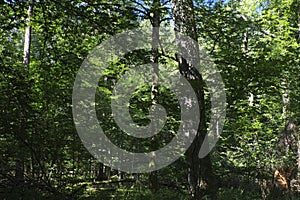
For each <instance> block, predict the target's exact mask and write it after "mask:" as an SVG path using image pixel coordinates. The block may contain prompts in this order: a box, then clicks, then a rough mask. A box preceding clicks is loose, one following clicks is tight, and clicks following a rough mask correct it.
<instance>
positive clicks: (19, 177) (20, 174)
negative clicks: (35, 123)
mask: <svg viewBox="0 0 300 200" xmlns="http://www.w3.org/2000/svg"><path fill="white" fill-rule="evenodd" d="M31 14H32V2H31V1H30V2H29V5H28V10H27V18H26V29H25V37H24V55H23V65H24V71H27V69H28V67H29V64H30V44H31V26H30V17H31ZM21 102H22V101H21ZM25 113H26V110H25V108H24V105H21V110H20V116H19V117H20V118H19V123H20V124H19V130H18V132H19V133H18V135H19V136H18V137H20V138H19V139H20V140H24V138H25V134H24V131H25V130H26V128H25ZM22 146H23V145H22V141H20V147H22ZM19 151H20V152H19V155H18V158H17V159H16V169H15V170H16V173H15V178H16V181H17V184H19V185H22V184H23V183H24V168H25V160H24V155H23V152H22V150H21V148H20V150H19Z"/></svg>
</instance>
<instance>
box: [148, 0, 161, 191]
mask: <svg viewBox="0 0 300 200" xmlns="http://www.w3.org/2000/svg"><path fill="white" fill-rule="evenodd" d="M151 11H152V13H153V17H152V19H151V23H152V64H153V74H152V86H151V104H152V105H155V104H157V103H158V102H157V95H158V84H157V81H158V75H159V69H158V59H159V54H158V46H159V28H160V0H153V3H152V7H151ZM154 130H156V128H155V127H153V131H154ZM153 145H154V146H155V149H156V147H157V144H156V142H155V141H153ZM154 156H155V155H154ZM152 167H155V163H154V162H153V166H152ZM149 182H150V189H151V191H152V192H153V193H155V192H157V191H158V190H159V183H158V175H157V171H153V172H150V174H149Z"/></svg>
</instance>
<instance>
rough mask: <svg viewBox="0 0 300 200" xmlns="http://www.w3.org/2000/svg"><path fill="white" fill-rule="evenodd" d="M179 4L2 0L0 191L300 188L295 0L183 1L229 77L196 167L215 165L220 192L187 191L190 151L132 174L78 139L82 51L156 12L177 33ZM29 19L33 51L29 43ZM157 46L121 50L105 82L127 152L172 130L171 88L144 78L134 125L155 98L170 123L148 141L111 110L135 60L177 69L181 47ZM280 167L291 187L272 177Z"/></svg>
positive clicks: (101, 91)
mask: <svg viewBox="0 0 300 200" xmlns="http://www.w3.org/2000/svg"><path fill="white" fill-rule="evenodd" d="M173 2H179V4H178V5H180V2H185V1H183V0H182V1H181V0H178V1H168V0H161V1H157V0H153V1H149V0H145V1H139V0H137V1H132V0H122V1H115V0H110V1H108V0H95V1H94V0H87V1H84V0H76V1H67V0H62V1H57V0H55V1H49V0H28V1H24V0H2V1H0V20H1V25H0V91H1V96H0V113H1V115H0V198H1V199H170V200H171V199H189V198H193V199H214V198H216V197H218V199H240V198H243V199H285V198H286V199H297V197H298V198H299V191H300V186H299V185H300V143H299V141H298V140H299V134H298V125H299V124H300V117H299V111H300V106H299V105H300V104H299V103H300V102H299V100H300V95H299V94H300V85H299V81H300V80H299V75H298V72H299V69H300V1H299V0H276V1H267V0H238V1H233V0H231V1H202V0H201V1H198V0H197V1H186V2H191V3H192V4H193V5H191V4H189V5H188V6H189V7H190V8H191V9H190V10H191V11H192V12H193V13H192V14H191V15H190V16H187V18H189V17H191V18H194V21H193V22H194V23H195V24H194V25H195V30H194V31H195V33H191V34H194V36H195V37H197V39H198V41H199V44H201V46H203V47H204V48H205V49H206V50H207V52H208V54H209V55H210V56H211V57H212V58H213V59H214V62H215V64H216V66H217V68H218V69H219V71H220V73H221V75H222V78H223V81H224V83H225V87H226V95H227V115H226V122H225V125H224V129H223V132H222V135H221V136H220V139H219V141H218V143H217V145H216V147H215V148H214V149H213V151H212V152H211V154H210V155H209V156H210V157H209V159H210V160H211V165H212V166H210V164H209V163H207V162H200V169H202V168H201V166H204V165H209V166H210V167H211V168H212V172H213V174H214V178H213V179H212V180H213V182H214V183H215V184H213V185H212V186H211V187H213V188H214V190H210V189H208V188H209V187H207V186H206V183H205V184H203V183H202V182H201V183H200V182H199V183H198V184H199V187H201V188H202V189H201V190H203V191H204V192H203V193H201V196H199V197H195V196H193V195H192V194H191V191H190V187H191V183H190V180H189V178H188V177H190V174H189V173H190V171H189V169H190V168H189V167H190V162H189V160H188V157H187V156H182V157H181V158H180V159H178V160H177V161H176V162H174V163H173V164H171V165H169V166H168V167H165V168H163V169H161V170H158V171H157V172H155V173H145V174H130V173H124V172H122V171H118V170H112V169H110V167H109V166H105V165H103V164H102V163H100V162H99V161H97V159H95V158H94V157H93V156H92V155H91V154H90V153H89V152H88V151H87V150H86V149H85V147H84V146H83V144H82V142H81V140H80V138H79V137H78V134H77V132H76V129H75V125H74V122H73V116H72V89H73V84H74V81H75V77H76V74H77V72H78V70H79V68H80V66H81V64H82V62H83V60H84V59H85V58H86V57H87V55H88V54H89V53H90V52H91V51H92V49H93V48H94V47H95V46H97V45H99V44H100V43H101V42H102V41H104V40H105V39H107V38H109V37H110V36H113V35H115V34H117V33H121V32H123V31H126V30H130V29H133V28H137V27H143V26H149V27H151V26H153V25H155V23H156V22H158V21H157V19H159V20H160V22H159V25H160V26H161V27H164V28H168V29H170V31H173V29H174V27H173V26H174V23H175V22H176V19H175V20H174V17H175V18H176V15H174V13H173V12H174V5H173V6H172V3H173ZM173 4H174V3H173ZM182 4H183V3H182ZM29 8H31V9H32V10H31V12H29V11H28V10H30V9H29ZM158 11H159V12H158ZM176 25H177V24H176V23H175V26H176ZM191 26H192V25H191ZM186 27H188V28H189V25H187V26H186ZM28 28H30V29H31V33H30V40H29V41H30V54H29V55H30V60H29V59H28V60H27V57H26V54H25V53H24V50H25V49H26V45H25V43H26V42H25V41H26V37H27V35H26V34H25V33H26V30H28ZM191 30H192V28H191ZM161 48H162V47H159V48H158V50H157V53H156V52H155V49H154V50H152V51H146V50H137V51H134V52H131V53H128V54H126V55H124V56H123V57H121V58H120V59H118V60H116V61H114V62H112V63H111V65H110V66H109V67H108V68H107V70H106V71H105V75H104V76H103V77H102V79H100V80H99V85H98V88H97V94H96V110H97V117H98V120H99V124H100V125H101V126H102V128H103V129H104V130H105V132H106V133H107V136H108V137H109V138H110V139H111V140H112V141H113V142H114V143H115V144H116V145H118V146H119V147H122V148H123V149H126V150H128V151H132V152H149V151H152V150H155V149H158V148H161V147H163V146H164V145H166V144H167V143H168V142H169V141H170V140H171V139H172V138H173V137H175V136H176V131H177V129H178V126H179V123H180V105H179V103H178V100H177V99H176V97H175V95H174V94H173V93H172V92H171V91H170V90H169V89H168V88H166V87H157V88H154V89H153V88H152V87H151V85H144V86H142V87H140V88H138V89H137V90H136V91H135V93H133V94H132V97H131V99H130V105H129V106H130V114H131V116H132V118H133V120H134V122H136V123H137V124H139V125H147V124H148V123H149V121H150V119H149V116H148V114H149V109H150V107H151V105H152V104H153V102H155V103H159V104H161V105H163V106H164V107H165V109H166V111H167V114H168V118H167V121H166V125H165V126H164V128H163V129H162V130H161V132H160V133H159V134H157V135H156V136H154V137H152V138H150V139H149V138H146V139H144V138H143V139H138V138H134V137H132V136H128V135H127V134H124V133H123V132H122V130H121V129H119V128H118V126H117V125H116V124H115V122H114V119H113V116H112V113H111V112H112V111H111V108H110V103H111V95H112V93H113V90H114V86H115V84H116V82H117V81H118V80H119V79H120V78H121V76H122V75H123V74H124V73H125V72H126V71H128V70H129V69H130V68H134V67H135V66H137V65H142V64H145V63H149V62H151V61H152V60H153V59H154V60H155V59H156V58H157V60H156V61H157V62H158V63H161V64H165V63H168V64H169V65H170V66H172V67H173V68H174V70H177V68H178V66H177V62H178V60H177V59H176V56H175V55H167V53H168V52H163V51H162V49H161ZM128 81H130V80H128ZM203 90H204V94H205V96H204V97H205V99H204V100H203V101H205V102H206V105H205V106H206V107H205V114H206V116H207V118H206V119H205V122H204V124H209V116H210V115H211V113H210V109H209V106H210V103H209V100H210V94H209V91H208V88H207V86H204V88H203ZM153 94H155V95H154V97H153ZM207 158H208V157H207ZM276 170H279V171H280V172H281V174H282V175H283V176H284V178H285V179H286V181H287V182H288V186H287V188H284V187H282V185H281V182H282V179H280V180H277V177H274V172H275V171H276ZM202 178H203V177H202ZM206 178H207V177H206ZM209 178H211V177H209ZM203 179H205V177H204V178H203ZM207 184H210V182H209V181H207ZM212 193H215V194H212Z"/></svg>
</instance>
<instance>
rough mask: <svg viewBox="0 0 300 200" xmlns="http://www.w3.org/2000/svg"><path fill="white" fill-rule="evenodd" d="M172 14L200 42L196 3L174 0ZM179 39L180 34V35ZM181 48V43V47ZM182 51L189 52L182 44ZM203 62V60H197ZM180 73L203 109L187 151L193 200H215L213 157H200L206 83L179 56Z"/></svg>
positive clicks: (177, 25) (182, 29)
mask: <svg viewBox="0 0 300 200" xmlns="http://www.w3.org/2000/svg"><path fill="white" fill-rule="evenodd" d="M171 6H172V14H173V18H174V21H175V31H176V32H177V33H180V34H182V35H186V36H189V37H190V38H192V39H193V40H194V41H198V36H197V32H196V24H195V17H194V10H193V9H194V5H193V1H192V0H171ZM176 39H179V38H178V34H176ZM179 45H180V44H179ZM182 45H183V46H180V47H179V49H186V48H188V47H187V46H184V45H185V44H182ZM196 48H197V49H196V51H197V52H196V54H195V55H199V49H198V48H199V47H198V46H197V47H196ZM196 59H200V58H196ZM177 60H178V63H179V70H180V73H181V74H182V75H183V76H184V77H185V78H186V79H187V80H188V81H189V82H190V83H191V85H192V87H193V89H194V91H195V93H196V95H197V98H198V104H199V109H200V124H199V127H198V131H197V135H196V137H195V139H194V141H193V143H192V145H191V146H190V147H189V149H188V150H187V152H186V160H187V162H188V166H189V168H188V182H189V193H190V197H191V199H201V198H202V197H203V196H204V195H205V194H209V195H211V196H213V199H215V197H216V196H215V195H216V189H217V185H216V182H215V177H214V175H213V172H212V163H211V159H210V155H209V154H208V155H207V156H205V157H204V158H202V159H200V158H199V156H198V155H199V151H200V148H201V146H202V145H208V144H204V143H203V141H204V138H205V136H206V134H207V127H206V115H205V100H204V81H203V78H202V76H201V74H199V73H197V69H196V68H195V66H191V64H189V63H188V62H187V60H186V59H184V58H183V57H181V56H180V55H179V56H177Z"/></svg>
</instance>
